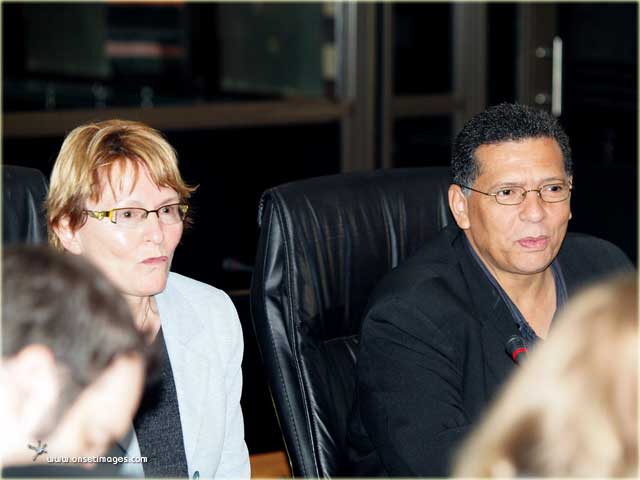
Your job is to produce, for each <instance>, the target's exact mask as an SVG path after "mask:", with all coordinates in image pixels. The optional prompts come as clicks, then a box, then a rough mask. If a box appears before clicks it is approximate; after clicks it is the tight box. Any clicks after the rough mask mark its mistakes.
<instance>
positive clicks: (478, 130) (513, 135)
mask: <svg viewBox="0 0 640 480" xmlns="http://www.w3.org/2000/svg"><path fill="white" fill-rule="evenodd" d="M545 137H546V138H552V139H554V140H555V141H556V142H558V145H559V146H560V150H562V157H563V159H564V171H565V173H566V174H567V176H571V175H572V174H573V162H572V160H571V147H570V146H569V137H568V136H567V134H566V133H565V131H564V130H563V129H562V127H561V126H560V124H559V123H558V121H557V120H556V119H555V118H554V117H553V116H551V115H550V114H548V113H547V112H545V111H543V110H538V109H535V108H531V107H527V106H526V105H520V104H517V103H501V104H499V105H495V106H493V107H490V108H488V109H487V110H485V111H483V112H481V113H479V114H477V115H476V116H474V117H473V118H472V119H471V120H469V121H468V122H467V124H466V125H465V126H464V127H463V129H462V130H461V131H460V133H459V134H458V136H457V137H456V139H455V141H454V143H453V151H452V155H451V173H452V177H453V183H456V184H459V185H468V186H471V185H473V183H474V182H475V181H476V179H477V178H478V175H480V165H478V161H477V159H476V157H475V152H476V150H477V149H478V147H480V146H481V145H491V144H497V143H502V142H510V141H518V140H525V139H529V138H545Z"/></svg>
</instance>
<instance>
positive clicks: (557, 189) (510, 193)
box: [456, 183, 573, 205]
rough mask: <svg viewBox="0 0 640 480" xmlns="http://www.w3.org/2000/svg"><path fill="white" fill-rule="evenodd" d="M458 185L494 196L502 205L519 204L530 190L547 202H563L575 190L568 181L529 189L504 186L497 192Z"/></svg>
mask: <svg viewBox="0 0 640 480" xmlns="http://www.w3.org/2000/svg"><path fill="white" fill-rule="evenodd" d="M456 185H458V186H459V187H461V188H468V189H469V190H473V191H474V192H477V193H481V194H483V195H487V196H489V197H494V198H495V199H496V202H498V203H499V204H500V205H519V204H521V203H522V202H524V199H525V198H526V196H527V193H529V192H536V193H537V194H538V196H539V197H540V198H541V199H542V200H543V201H545V202H547V203H558V202H563V201H565V200H566V199H567V198H569V196H570V195H571V190H573V185H571V184H566V183H550V184H549V185H543V186H542V187H540V188H531V189H528V190H527V189H526V188H524V187H517V186H513V187H502V188H500V189H498V190H496V191H495V192H482V191H480V190H476V189H475V188H471V187H468V186H466V185H461V184H459V183H456Z"/></svg>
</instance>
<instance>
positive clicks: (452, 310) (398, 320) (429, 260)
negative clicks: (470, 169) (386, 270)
mask: <svg viewBox="0 0 640 480" xmlns="http://www.w3.org/2000/svg"><path fill="white" fill-rule="evenodd" d="M463 237H464V234H463V233H462V231H461V230H460V229H458V228H457V227H456V226H455V225H453V226H450V227H447V228H446V229H445V230H443V232H441V234H440V235H439V236H438V237H437V238H436V239H435V240H434V241H433V242H432V243H430V244H429V245H427V246H425V247H424V248H422V249H421V250H420V251H418V252H417V253H416V254H415V255H414V256H413V257H411V258H410V259H409V260H407V261H406V262H405V263H403V264H402V265H400V266H399V267H398V268H396V269H395V270H393V271H392V272H391V273H390V274H388V275H387V276H386V277H385V278H384V279H383V280H382V282H381V283H380V285H379V286H378V287H377V288H376V290H375V291H374V293H373V296H372V298H371V300H370V302H369V305H368V307H367V310H366V312H365V318H364V322H363V326H362V331H361V336H360V347H359V354H358V360H357V384H356V399H355V404H354V409H353V414H352V418H351V419H350V425H349V433H348V436H349V438H348V443H349V452H348V455H349V460H350V462H349V463H350V464H351V465H354V466H355V470H354V471H352V472H345V473H350V474H351V475H354V476H375V475H391V476H444V475H447V474H448V471H449V464H450V456H451V454H452V453H453V450H454V447H455V446H456V445H457V444H458V442H459V441H460V440H461V438H462V437H463V436H464V435H465V434H466V433H467V432H468V431H469V429H470V427H471V426H472V424H473V423H474V422H475V421H476V420H477V418H478V417H479V415H480V414H481V413H482V411H483V410H484V409H485V407H486V404H487V402H489V400H490V399H491V398H492V397H493V395H494V393H495V391H496V389H497V387H499V386H500V385H501V384H502V383H503V382H504V380H505V379H506V377H507V375H508V374H509V373H510V371H511V370H512V369H513V367H514V363H513V361H512V360H511V358H510V357H509V355H507V353H506V352H505V343H506V341H507V340H508V339H509V337H510V336H511V335H517V334H519V332H518V328H517V326H516V324H515V323H514V321H513V318H512V316H511V314H510V312H509V310H508V308H507V306H506V304H505V303H504V301H503V300H502V299H501V298H500V296H499V294H498V293H497V291H496V290H495V289H494V288H493V287H492V285H491V284H490V282H489V280H488V279H487V278H486V276H485V274H484V273H483V272H482V271H481V270H480V267H479V266H478V264H477V263H476V261H475V260H474V259H473V258H472V257H471V254H470V253H469V251H468V248H467V246H466V245H465V241H464V238H463ZM558 260H559V263H560V267H561V268H562V271H563V274H564V278H565V282H566V286H567V293H568V295H569V297H571V295H572V294H573V293H574V292H575V291H576V290H577V289H579V288H580V287H582V286H584V285H585V284H587V283H589V282H591V281H593V280H596V279H600V278H602V277H603V276H606V275H608V274H611V273H613V272H615V271H620V270H625V269H630V268H631V264H630V262H629V260H628V259H627V257H626V256H625V255H624V253H622V251H621V250H620V249H618V248H617V247H615V246H614V245H612V244H611V243H609V242H606V241H604V240H600V239H597V238H594V237H590V236H587V235H581V234H571V233H569V234H567V236H566V238H565V241H564V242H563V245H562V247H561V249H560V252H559V254H558ZM552 328H553V327H552Z"/></svg>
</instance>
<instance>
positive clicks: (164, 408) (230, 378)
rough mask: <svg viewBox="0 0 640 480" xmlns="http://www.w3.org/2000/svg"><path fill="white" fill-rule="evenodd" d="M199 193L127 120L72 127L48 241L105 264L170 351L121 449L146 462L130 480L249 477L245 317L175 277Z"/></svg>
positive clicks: (56, 182)
mask: <svg viewBox="0 0 640 480" xmlns="http://www.w3.org/2000/svg"><path fill="white" fill-rule="evenodd" d="M194 190H195V189H194V188H192V187H190V186H188V185H187V184H186V183H185V182H184V180H183V179H182V177H181V175H180V171H179V170H178V161H177V158H176V153H175V151H174V150H173V148H172V147H171V146H170V145H169V143H167V141H166V140H165V139H164V138H163V137H162V135H161V134H160V133H159V132H157V131H156V130H154V129H152V128H150V127H148V126H146V125H143V124H141V123H137V122H130V121H124V120H109V121H104V122H99V123H93V124H88V125H83V126H80V127H78V128H76V129H74V130H73V131H72V132H71V133H70V134H69V135H68V136H67V137H66V139H65V141H64V143H63V144H62V147H61V149H60V153H59V155H58V158H57V159H56V163H55V166H54V168H53V172H52V174H51V182H50V189H49V194H48V197H47V202H46V206H47V221H48V228H49V241H50V243H51V244H52V245H53V246H54V247H55V248H57V249H58V250H64V251H67V252H69V253H71V254H75V255H82V256H84V257H86V258H88V259H90V260H91V261H92V262H93V263H94V264H95V265H97V267H98V268H99V269H100V270H102V271H103V272H104V273H105V274H106V276H107V277H108V278H109V279H110V280H111V281H112V282H113V283H114V284H115V285H116V287H117V288H118V289H119V290H120V292H121V293H122V294H123V297H124V298H125V300H126V302H127V304H128V306H129V307H130V309H131V312H132V313H133V316H134V319H135V322H136V325H137V327H138V328H139V329H140V330H141V331H142V332H144V334H145V335H146V338H147V340H148V341H149V342H155V343H156V344H157V347H158V349H159V351H161V352H164V354H163V360H164V361H163V363H162V366H161V368H160V375H159V379H158V381H157V382H155V383H154V384H153V385H152V386H151V387H150V388H147V390H146V391H145V393H144V395H143V399H142V403H141V406H140V409H139V411H138V413H137V414H136V417H135V419H134V422H133V429H132V430H131V432H130V433H131V435H130V438H127V439H124V440H123V441H122V442H121V445H122V448H123V450H124V451H126V454H127V456H128V457H139V456H143V457H147V463H145V464H133V463H125V464H124V465H123V467H124V469H123V471H122V473H123V474H126V475H129V476H142V475H146V476H156V477H160V476H162V477H166V476H170V477H186V476H189V477H195V478H197V477H200V476H203V477H240V478H247V477H249V458H248V452H247V447H246V445H245V442H244V426H243V419H242V412H241V410H240V394H241V390H242V371H241V368H240V366H241V362H242V352H243V340H242V331H241V327H240V322H239V320H238V315H237V313H236V310H235V308H234V306H233V304H232V303H231V300H230V299H229V297H228V296H227V295H226V294H225V293H223V292H222V291H220V290H218V289H216V288H213V287H211V286H209V285H206V284H204V283H201V282H198V281H195V280H192V279H190V278H187V277H184V276H182V275H178V274H176V273H173V272H170V268H171V260H172V258H173V253H174V251H175V249H176V247H177V246H178V244H179V242H180V239H181V237H182V233H183V231H184V228H185V226H187V225H188V224H189V197H190V196H191V194H192V192H193V191H194Z"/></svg>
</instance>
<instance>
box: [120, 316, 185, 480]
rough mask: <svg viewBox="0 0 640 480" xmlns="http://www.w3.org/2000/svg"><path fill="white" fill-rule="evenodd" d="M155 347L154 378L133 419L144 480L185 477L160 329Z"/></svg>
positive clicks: (172, 384) (173, 394)
mask: <svg viewBox="0 0 640 480" xmlns="http://www.w3.org/2000/svg"><path fill="white" fill-rule="evenodd" d="M155 343H156V344H157V345H155V347H157V348H158V351H159V352H160V353H161V364H160V367H159V372H158V378H157V381H156V382H153V383H152V384H151V385H149V386H147V388H146V389H145V391H144V393H143V395H142V401H141V402H140V408H139V409H138V412H137V413H136V416H135V418H134V419H133V426H134V428H135V431H136V436H137V437H138V444H139V445H140V454H141V455H142V456H143V457H147V463H144V464H142V467H143V469H144V474H145V476H146V477H188V476H189V471H188V468H187V457H186V454H185V451H184V441H183V438H182V424H181V423H180V411H179V410H178V397H177V394H176V385H175V382H174V380H173V372H172V370H171V362H170V361H169V355H168V353H167V346H166V344H165V342H164V335H163V334H162V328H160V331H159V332H158V336H157V337H156V339H155Z"/></svg>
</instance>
